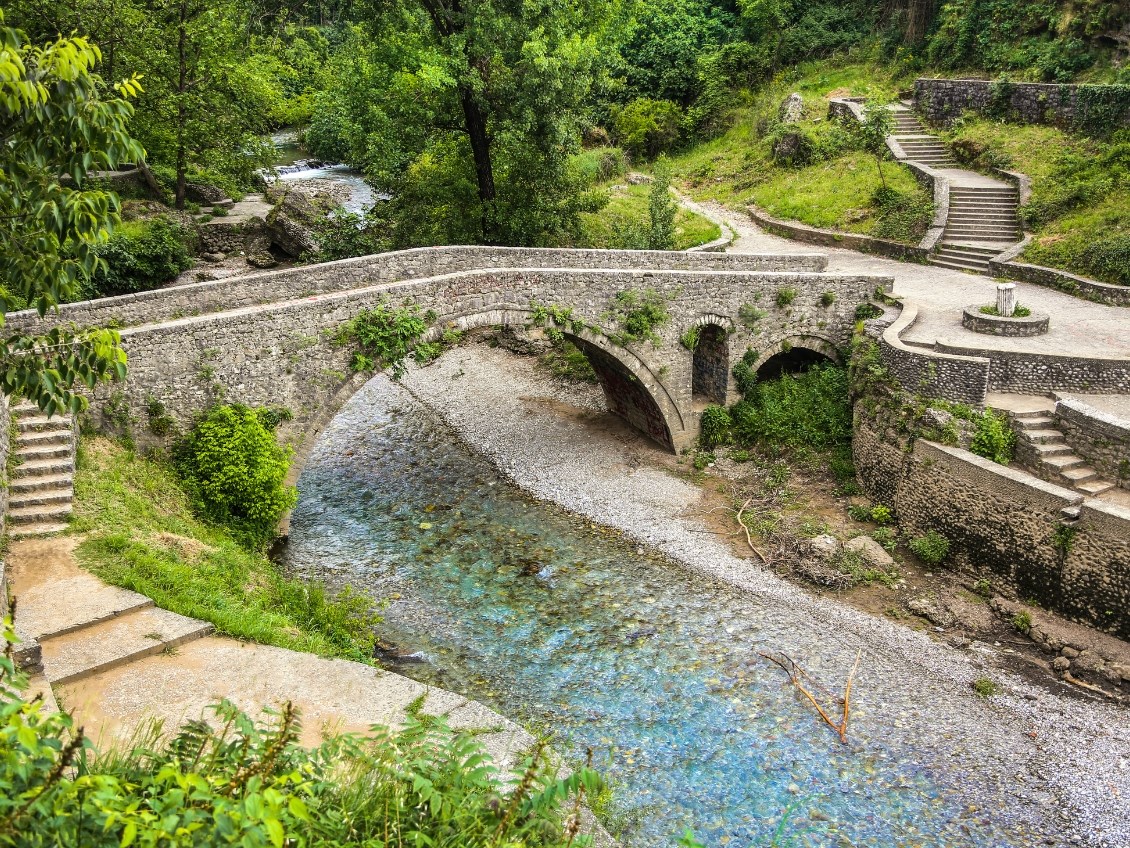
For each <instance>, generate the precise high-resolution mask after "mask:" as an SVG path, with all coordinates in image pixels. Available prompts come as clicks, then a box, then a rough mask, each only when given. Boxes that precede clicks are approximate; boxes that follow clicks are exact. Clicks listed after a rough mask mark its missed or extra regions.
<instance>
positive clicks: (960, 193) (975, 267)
mask: <svg viewBox="0 0 1130 848" xmlns="http://www.w3.org/2000/svg"><path fill="white" fill-rule="evenodd" d="M1019 204H1020V195H1019V193H1018V192H1017V190H1016V188H1015V187H1014V186H999V187H993V186H960V185H955V186H951V187H950V208H949V216H948V218H947V219H946V229H945V232H943V233H942V238H941V241H940V242H939V243H938V251H937V253H936V254H934V255H933V256H932V257H931V258H930V261H931V262H933V263H934V264H935V265H942V266H944V267H946V268H956V269H959V270H965V271H977V272H980V273H984V272H985V271H987V270H988V269H989V260H990V259H991V258H992V257H994V256H996V255H997V254H998V253H1000V252H1001V251H1002V250H1004V248H1005V246H1006V245H1008V244H1014V243H1015V242H1018V241H1020V237H1021V232H1020V218H1019V217H1018V215H1017V211H1016V210H1017V207H1018V206H1019Z"/></svg>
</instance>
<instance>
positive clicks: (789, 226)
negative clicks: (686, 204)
mask: <svg viewBox="0 0 1130 848" xmlns="http://www.w3.org/2000/svg"><path fill="white" fill-rule="evenodd" d="M746 211H747V212H748V213H749V217H750V218H752V219H753V222H754V223H755V224H757V226H759V227H761V229H763V230H765V231H766V232H769V233H773V235H777V236H782V237H784V238H791V239H796V240H797V241H803V242H807V243H808V244H818V245H821V246H822V247H847V248H850V249H851V250H858V251H860V252H862V253H874V254H877V255H879V256H889V257H890V258H891V259H900V260H902V261H904V262H918V263H922V264H925V263H926V262H928V261H929V258H930V251H929V250H927V249H925V248H923V247H921V246H915V245H909V244H899V243H898V242H897V241H886V240H884V239H877V238H872V237H871V236H864V235H859V234H857V233H841V232H838V231H836V230H822V229H819V228H818V227H809V226H807V225H806V224H801V223H798V222H796V221H781V220H778V219H776V218H773V217H771V216H770V215H768V214H766V213H765V212H763V211H762V210H760V209H758V208H757V207H756V206H747V207H746Z"/></svg>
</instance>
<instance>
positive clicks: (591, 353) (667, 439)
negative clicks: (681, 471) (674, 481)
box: [566, 334, 675, 451]
mask: <svg viewBox="0 0 1130 848" xmlns="http://www.w3.org/2000/svg"><path fill="white" fill-rule="evenodd" d="M566 337H567V338H568V339H569V341H571V342H572V343H573V344H574V345H576V346H577V348H578V349H579V350H580V351H581V353H583V354H584V355H585V356H586V357H587V358H588V361H589V364H590V365H592V368H593V371H595V372H596V376H597V379H598V380H600V387H601V389H603V390H604V402H605V403H606V404H607V405H608V411H609V412H611V413H613V414H614V415H618V416H619V417H620V418H623V419H624V420H625V421H627V422H628V423H629V424H630V425H631V426H633V427H635V428H636V429H637V430H640V431H642V432H644V433H645V434H647V435H648V436H650V437H651V438H652V439H654V440H655V441H656V442H658V443H659V444H661V445H663V447H665V448H667V449H668V450H670V451H674V450H675V441H674V439H673V438H672V437H671V428H670V427H668V426H667V422H666V420H665V419H664V418H663V412H662V410H660V408H659V404H657V403H656V402H655V399H654V398H653V397H652V396H651V393H650V392H648V390H647V389H646V388H645V387H644V386H643V384H642V383H640V380H639V378H638V377H637V376H636V375H635V374H633V373H632V372H631V371H630V370H628V368H627V367H626V366H625V365H624V364H623V363H621V362H620V361H619V360H618V359H616V357H614V356H612V355H611V354H609V353H607V352H606V351H604V350H601V349H600V348H599V347H597V346H596V345H594V344H592V343H591V342H588V341H585V340H584V339H582V338H580V337H579V336H573V335H569V334H566Z"/></svg>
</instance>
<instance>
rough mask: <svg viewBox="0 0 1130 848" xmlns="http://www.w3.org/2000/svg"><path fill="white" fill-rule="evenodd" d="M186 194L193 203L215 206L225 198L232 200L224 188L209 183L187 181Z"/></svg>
mask: <svg viewBox="0 0 1130 848" xmlns="http://www.w3.org/2000/svg"><path fill="white" fill-rule="evenodd" d="M184 196H185V198H187V199H188V200H191V201H192V202H193V203H200V204H203V205H207V206H213V205H215V204H217V203H221V202H223V201H225V200H227V201H228V202H229V203H230V202H231V201H230V200H229V199H228V196H227V193H226V192H225V191H224V190H223V189H221V188H216V186H214V185H208V184H207V183H185V186H184Z"/></svg>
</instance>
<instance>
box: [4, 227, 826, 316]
mask: <svg viewBox="0 0 1130 848" xmlns="http://www.w3.org/2000/svg"><path fill="white" fill-rule="evenodd" d="M827 264H828V258H827V257H826V256H824V255H822V254H815V253H796V254H760V253H684V252H678V251H666V250H575V249H558V248H526V247H477V246H470V247H423V248H416V249H413V250H399V251H393V252H391V253H378V254H375V255H372V256H360V257H357V258H355V259H342V260H339V261H337V262H322V263H319V264H315V265H301V266H298V267H296V268H287V269H284V270H281V271H266V272H263V273H259V274H249V275H246V276H241V277H227V278H224V279H220V280H207V281H204V282H199V283H190V284H188V285H183V286H172V287H169V288H164V289H155V290H153V291H147V292H138V293H137V294H127V295H121V296H119V297H106V298H99V299H98V300H87V301H82V302H81V303H70V304H64V305H63V306H61V307H60V308H59V311H58V312H57V313H49V314H48V315H46V316H44V317H43V318H40V317H39V316H38V315H37V314H36V313H35V312H34V311H31V310H24V311H21V312H14V313H12V314H10V315H8V316H7V318H6V322H7V325H8V327H10V328H11V329H12V331H13V332H16V331H23V332H26V331H36V332H41V331H44V330H46V329H49V328H51V327H53V326H56V325H58V324H67V323H72V322H73V323H75V324H78V325H79V326H81V327H93V326H106V325H110V324H112V325H113V326H116V327H133V326H138V325H141V324H152V323H157V322H159V321H172V320H175V319H177V318H183V317H186V316H192V315H205V314H209V313H213V312H223V311H227V310H231V309H241V308H243V307H247V306H259V305H262V304H266V303H278V302H280V301H286V300H296V299H299V298H304V297H310V296H312V295H316V294H327V293H330V292H339V291H348V290H349V289H355V288H364V287H366V286H373V285H378V284H381V283H392V282H398V281H402V280H412V279H422V278H427V277H436V276H440V275H442V274H451V273H457V272H460V271H474V270H478V269H483V268H500V269H501V268H578V269H584V268H590V269H599V268H611V269H619V270H631V269H638V270H662V269H672V270H684V271H823V270H824V269H825V268H826V267H827Z"/></svg>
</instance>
